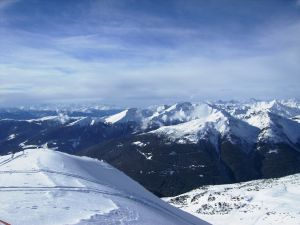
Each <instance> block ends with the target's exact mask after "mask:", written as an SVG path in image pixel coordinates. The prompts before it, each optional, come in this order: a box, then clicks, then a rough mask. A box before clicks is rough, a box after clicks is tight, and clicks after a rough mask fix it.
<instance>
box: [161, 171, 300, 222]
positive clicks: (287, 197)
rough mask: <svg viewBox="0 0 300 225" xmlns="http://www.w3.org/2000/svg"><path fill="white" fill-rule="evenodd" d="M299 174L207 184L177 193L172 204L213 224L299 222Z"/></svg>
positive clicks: (169, 200) (171, 200)
mask: <svg viewBox="0 0 300 225" xmlns="http://www.w3.org/2000/svg"><path fill="white" fill-rule="evenodd" d="M299 187H300V174H296V175H291V176H287V177H283V178H279V179H268V180H256V181H251V182H246V183H238V184H230V185H216V186H204V187H202V188H199V189H196V190H193V191H191V192H188V193H185V194H182V195H179V196H177V197H172V198H165V199H164V200H165V201H167V202H169V203H171V204H172V205H174V206H176V207H178V208H181V209H182V210H184V211H186V212H189V213H191V214H193V215H195V216H198V217H201V218H203V219H205V220H207V221H209V222H211V223H212V224H214V225H223V224H230V225H238V224H244V225H248V224H249V225H250V224H251V225H254V224H255V225H267V224H268V225H270V224H272V225H273V224H291V225H296V224H300V208H299V202H300V189H299Z"/></svg>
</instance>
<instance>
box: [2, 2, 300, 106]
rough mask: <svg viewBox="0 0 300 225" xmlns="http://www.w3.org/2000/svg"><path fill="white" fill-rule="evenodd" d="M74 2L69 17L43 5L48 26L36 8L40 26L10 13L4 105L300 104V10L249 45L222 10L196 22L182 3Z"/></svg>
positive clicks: (262, 27) (261, 29)
mask: <svg viewBox="0 0 300 225" xmlns="http://www.w3.org/2000/svg"><path fill="white" fill-rule="evenodd" d="M74 2H75V3H74V5H72V7H71V9H72V10H69V11H68V10H66V11H65V12H64V13H61V11H59V10H58V11H57V8H53V6H51V5H50V6H48V5H46V6H45V7H49V8H50V11H49V12H48V13H49V14H50V15H49V16H46V17H45V15H43V8H36V9H35V10H36V15H38V16H37V17H35V16H36V15H35V16H34V15H33V18H31V15H30V13H27V14H26V13H25V14H22V15H21V16H22V17H25V18H27V20H26V21H25V22H24V21H23V20H22V21H21V22H20V21H19V20H18V21H14V18H13V17H14V16H17V15H19V14H20V12H10V14H5V16H6V17H7V19H9V20H10V23H8V24H6V26H3V27H2V28H0V32H1V37H0V39H1V42H0V47H1V50H2V51H1V52H0V61H1V63H0V104H2V105H7V104H25V103H33V102H41V101H58V100H63V101H85V100H87V99H91V100H98V101H102V102H106V103H107V102H109V103H113V104H119V105H142V104H153V103H159V102H167V101H179V100H189V99H191V100H193V101H197V100H203V99H217V98H227V99H229V98H230V99H231V98H234V99H237V98H249V97H257V98H269V97H270V98H271V97H274V98H288V97H300V93H299V91H298V87H297V85H296V84H299V83H300V76H299V72H300V68H299V66H298V62H299V59H300V51H299V50H300V41H299V40H300V19H299V18H298V17H297V16H296V15H294V11H293V10H294V9H293V8H292V9H289V10H288V11H287V12H285V13H286V15H290V14H291V15H293V16H292V17H293V18H292V19H291V17H288V19H285V18H280V19H279V20H273V19H272V20H271V19H270V18H271V17H270V18H268V17H267V18H264V19H263V20H262V19H261V20H262V21H264V23H257V22H254V23H253V24H251V29H250V28H249V29H250V30H249V31H247V32H246V34H247V35H246V36H244V35H242V33H243V32H244V31H245V30H246V29H247V28H246V27H247V26H248V24H247V23H248V21H246V22H245V23H246V24H244V25H243V23H242V22H240V21H238V22H237V23H238V24H231V23H232V21H235V20H236V19H239V17H238V16H236V17H235V18H234V19H232V18H231V17H229V18H228V15H226V16H225V17H226V18H227V20H228V21H224V23H221V24H220V23H219V21H218V20H221V19H222V16H223V15H225V14H226V13H227V11H225V12H224V11H222V10H224V9H219V8H218V7H221V6H217V5H211V6H210V7H211V9H218V10H219V11H220V10H221V11H220V12H222V13H223V14H222V16H221V18H216V19H215V20H216V21H210V20H211V19H212V17H211V16H210V15H207V16H205V17H203V18H199V16H198V13H199V11H197V10H202V9H201V7H202V5H203V4H202V3H201V4H202V5H201V4H200V3H197V2H198V1H190V4H186V6H185V7H184V8H182V6H183V5H182V4H183V2H182V1H176V3H177V4H174V5H172V4H171V3H170V2H168V4H170V5H168V7H164V6H158V5H157V6H155V5H153V4H151V3H149V4H150V5H143V6H141V5H139V4H138V3H136V2H135V3H134V5H131V6H129V7H128V6H125V5H124V4H123V3H121V2H120V1H109V3H107V4H104V3H103V1H91V2H89V1H87V2H88V4H86V5H85V4H84V5H83V3H82V1H78V2H77V1H74ZM105 2H106V1H105ZM212 2H213V1H212ZM193 4H196V6H197V7H193V6H192V5H193ZM197 4H199V5H197ZM0 5H1V1H0ZM20 7H21V6H20ZM22 7H23V8H22ZM22 7H21V8H22V10H23V11H24V7H25V6H22ZM39 7H44V6H39ZM63 7H64V6H63V5H59V7H58V8H63ZM69 7H70V6H69ZM136 7H137V8H136ZM139 7H141V8H142V9H143V10H144V11H143V12H140V11H139V10H141V9H139ZM147 7H148V8H150V9H148V8H147ZM160 7H162V8H163V9H164V10H162V8H160ZM222 7H223V8H224V7H226V6H225V5H222ZM245 7H247V6H245ZM289 7H292V6H289ZM167 9H168V10H170V11H167V12H166V11H165V10H167ZM186 10H188V12H191V13H188V14H187V13H186ZM226 10H229V12H232V9H230V8H229V9H228V8H227V9H226ZM240 10H241V11H240V12H241V13H242V12H243V10H245V11H246V12H247V13H249V11H247V10H246V9H244V8H242V9H240ZM276 10H277V9H274V11H276ZM290 10H292V13H291V12H290ZM23 11H22V13H23ZM25 11H26V10H25ZM210 13H214V11H210ZM235 13H236V12H235ZM251 13H255V12H252V11H251ZM194 14H195V16H193V17H192V18H190V15H194ZM74 15H77V16H78V17H74V18H73V17H72V16H74ZM213 15H214V16H216V17H217V16H218V15H217V14H213ZM254 17H255V18H256V19H257V15H253V18H254ZM258 17H260V15H258ZM37 18H39V19H40V20H41V21H44V23H45V24H43V23H41V22H39V21H40V20H37ZM47 19H49V20H51V19H53V20H51V21H48V20H47ZM195 19H197V23H199V25H198V24H196V23H195V21H194V20H195ZM240 19H241V20H243V18H242V17H241V18H240ZM11 21H12V22H11ZM57 21H60V23H57ZM24 23H25V24H24ZM222 24H225V25H224V26H225V27H224V29H223V28H222ZM244 26H245V27H244ZM232 32H237V33H232Z"/></svg>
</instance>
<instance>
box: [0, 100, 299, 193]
mask: <svg viewBox="0 0 300 225" xmlns="http://www.w3.org/2000/svg"><path fill="white" fill-rule="evenodd" d="M0 118H1V119H0V153H1V154H5V153H7V152H10V151H20V150H23V149H26V148H34V147H40V146H47V147H49V148H52V149H56V150H58V151H64V152H68V153H72V154H79V155H87V156H91V157H95V158H98V159H103V160H105V161H107V162H108V163H110V164H112V165H113V166H115V167H117V168H118V169H120V170H122V171H123V172H125V173H126V174H127V175H129V176H131V177H132V178H133V179H135V180H137V181H138V182H140V183H141V184H142V185H143V186H145V187H146V188H147V189H149V190H150V191H152V192H153V193H155V194H157V195H159V196H174V195H178V194H181V193H184V192H187V191H190V190H192V189H195V188H197V187H199V186H201V185H209V184H224V183H233V182H240V181H248V180H253V179H258V178H274V177H280V176H285V175H289V174H294V173H297V172H300V102H299V101H298V100H273V101H257V100H250V101H248V102H236V101H229V102H224V101H217V102H202V103H190V102H181V103H177V104H173V105H161V106H152V107H148V108H145V109H139V108H128V109H118V108H116V107H111V108H110V107H108V106H105V107H101V106H78V105H77V106H76V107H56V108H55V107H53V106H51V107H48V106H47V107H42V108H41V107H28V108H19V109H1V110H0Z"/></svg>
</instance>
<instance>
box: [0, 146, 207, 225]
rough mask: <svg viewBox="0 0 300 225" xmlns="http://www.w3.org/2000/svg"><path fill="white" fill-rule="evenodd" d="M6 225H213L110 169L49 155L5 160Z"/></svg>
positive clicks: (1, 206) (0, 192) (2, 211)
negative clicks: (167, 202) (171, 204)
mask: <svg viewBox="0 0 300 225" xmlns="http://www.w3.org/2000/svg"><path fill="white" fill-rule="evenodd" d="M0 220H2V221H5V222H8V223H10V224H14V225H19V224H43V225H47V224H103V225H104V224H105V225H109V224H135V225H137V224H149V225H150V224H170V225H171V224H180V225H182V224H194V225H196V224H197V225H198V224H207V223H206V222H203V221H201V220H200V219H197V218H196V217H193V216H191V215H189V214H187V213H185V212H183V211H181V210H178V209H176V208H174V207H172V206H170V205H168V204H166V203H165V202H163V201H161V200H160V199H159V198H157V197H155V196H154V195H152V194H151V193H150V192H148V191H146V190H145V189H144V188H143V187H141V186H140V185H138V184H137V183H136V182H134V181H132V180H131V179H130V178H128V177H127V176H125V175H124V174H123V173H121V172H119V171H118V170H116V169H114V168H113V167H111V166H109V165H108V164H106V163H104V162H101V161H98V160H95V159H90V158H87V157H76V156H71V155H68V154H65V153H61V152H55V151H52V150H48V149H32V150H26V151H24V152H19V153H17V154H15V155H6V156H2V157H0Z"/></svg>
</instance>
